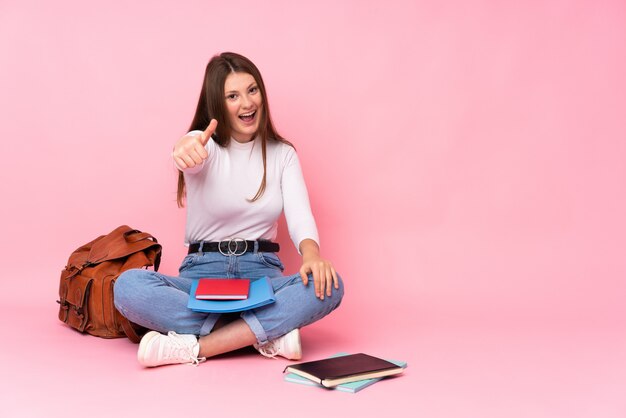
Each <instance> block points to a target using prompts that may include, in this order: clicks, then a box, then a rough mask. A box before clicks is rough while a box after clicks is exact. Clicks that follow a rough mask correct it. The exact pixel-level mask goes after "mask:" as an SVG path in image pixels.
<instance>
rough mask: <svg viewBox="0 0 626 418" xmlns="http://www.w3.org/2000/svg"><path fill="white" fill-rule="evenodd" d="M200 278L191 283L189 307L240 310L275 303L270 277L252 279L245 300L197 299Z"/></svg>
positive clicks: (216, 310)
mask: <svg viewBox="0 0 626 418" xmlns="http://www.w3.org/2000/svg"><path fill="white" fill-rule="evenodd" d="M197 288H198V280H194V281H193V283H192V284H191V291H190V293H189V301H188V302H187V307H188V308H189V309H191V310H193V311H197V312H217V313H228V312H240V311H247V310H249V309H254V308H258V307H260V306H265V305H269V304H270V303H274V302H275V301H276V299H275V298H274V288H272V283H271V282H270V279H269V278H268V277H262V278H260V279H251V280H250V293H249V294H248V298H247V299H243V300H201V299H196V289H197Z"/></svg>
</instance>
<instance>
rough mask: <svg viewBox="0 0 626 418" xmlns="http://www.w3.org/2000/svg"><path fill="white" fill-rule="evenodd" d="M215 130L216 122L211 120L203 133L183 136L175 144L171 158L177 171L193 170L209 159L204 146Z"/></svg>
mask: <svg viewBox="0 0 626 418" xmlns="http://www.w3.org/2000/svg"><path fill="white" fill-rule="evenodd" d="M216 128H217V121H216V120H215V119H211V122H210V123H209V126H208V127H207V128H206V129H205V130H204V132H202V133H200V134H196V135H185V136H183V137H182V138H181V139H179V140H178V142H176V145H174V151H173V152H172V157H173V158H174V162H175V163H176V166H178V168H179V169H181V170H184V169H187V168H193V167H195V166H197V165H200V164H202V163H204V161H205V160H206V159H207V158H209V154H208V153H207V150H206V148H205V146H206V144H207V143H208V142H209V139H210V138H211V135H213V133H214V132H215V129H216Z"/></svg>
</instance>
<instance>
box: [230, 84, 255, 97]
mask: <svg viewBox="0 0 626 418" xmlns="http://www.w3.org/2000/svg"><path fill="white" fill-rule="evenodd" d="M254 85H256V81H254V82H252V83H250V85H249V86H248V87H246V90H248V89H249V88H250V87H252V86H254ZM224 93H225V94H229V93H239V91H238V90H229V91H225V92H224Z"/></svg>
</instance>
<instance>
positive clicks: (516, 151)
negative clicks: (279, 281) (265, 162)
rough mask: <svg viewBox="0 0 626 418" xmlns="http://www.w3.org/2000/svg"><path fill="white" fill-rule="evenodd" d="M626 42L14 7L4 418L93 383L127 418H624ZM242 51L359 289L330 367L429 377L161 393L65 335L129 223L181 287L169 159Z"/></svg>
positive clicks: (595, 35) (0, 103)
mask: <svg viewBox="0 0 626 418" xmlns="http://www.w3.org/2000/svg"><path fill="white" fill-rule="evenodd" d="M625 22H626V3H624V2H623V1H597V0H586V1H585V0H580V1H528V2H523V3H521V2H502V1H448V2H438V1H432V0H431V1H385V2H380V1H326V0H324V1H316V2H308V3H306V4H305V3H301V2H292V1H269V2H268V1H265V2H251V1H232V0H231V1H228V2H207V1H187V2H164V1H160V2H153V1H150V2H148V1H144V2H121V1H120V2H115V1H114V2H106V3H104V2H103V3H102V5H101V6H96V5H95V4H94V3H93V2H83V1H56V2H43V1H41V2H37V1H31V0H26V1H25V0H2V2H1V3H0V114H1V115H2V116H1V118H2V123H0V138H1V139H0V140H1V141H2V156H3V158H2V164H0V174H1V176H2V181H1V182H0V192H1V194H2V196H3V203H2V205H0V222H1V223H2V224H1V227H2V229H1V234H0V250H1V251H0V254H1V257H2V272H3V275H2V276H3V280H2V288H1V289H2V291H1V292H0V304H1V308H0V309H1V312H0V317H2V318H3V320H2V322H3V325H2V327H3V328H2V329H3V331H4V332H3V334H2V335H3V338H2V341H1V342H0V347H1V348H0V358H1V360H0V365H1V366H2V369H1V370H2V375H3V377H2V379H0V399H1V402H0V405H2V408H3V409H4V411H3V412H2V415H3V416H10V417H13V416H17V417H22V416H28V417H30V416H33V417H36V416H55V417H56V416H61V415H66V414H67V407H65V408H62V405H65V402H71V403H72V408H70V409H76V410H84V408H87V407H88V406H89V405H90V403H89V397H88V396H89V395H88V394H89V393H90V391H88V390H87V387H89V386H91V387H92V388H95V390H94V391H96V392H97V391H100V392H106V393H110V394H111V395H110V396H111V402H113V403H115V402H119V403H118V405H119V408H120V409H119V414H120V415H119V416H126V415H130V413H125V412H123V411H124V409H122V408H126V409H125V410H126V411H132V412H133V413H134V416H140V415H145V416H150V415H151V416H161V415H166V413H174V412H175V413H177V414H187V413H194V414H195V413H196V412H195V411H197V408H198V403H197V402H200V404H201V405H202V402H203V401H202V399H208V400H209V401H208V403H209V405H208V406H207V407H206V411H207V414H211V415H212V416H231V415H232V416H244V415H249V414H254V416H272V415H273V412H272V411H273V410H276V408H278V409H277V411H278V412H277V413H278V414H279V415H284V414H287V413H290V414H291V413H294V414H297V416H315V417H319V416H320V415H321V416H338V415H339V414H347V413H350V414H356V413H364V412H380V413H383V412H384V411H389V408H391V409H392V410H395V407H394V406H393V405H397V406H398V408H399V410H400V411H405V412H406V413H407V414H409V415H412V416H428V417H451V416H463V417H491V416H493V417H502V416H507V417H527V416H533V417H544V416H545V417H564V416H568V417H577V416H581V417H582V416H594V417H623V416H624V415H625V414H626V401H624V400H622V398H623V389H624V387H625V384H626V377H625V376H626V361H625V360H624V350H625V349H626V335H625V332H624V331H625V328H626V316H625V314H626V312H625V311H626V308H625V304H624V297H625V296H626V281H625V278H626V257H625V254H626V240H625V238H624V237H626V219H625V217H624V213H626V193H625V191H624V189H625V185H626V184H625V183H626V181H625V180H626V164H625V161H626V123H625V121H626V77H624V74H626V43H625V42H624V40H625V39H626V23H625ZM227 50H232V51H236V52H239V53H242V54H244V55H246V56H248V57H249V58H251V59H252V60H253V61H254V62H255V63H256V64H257V66H258V67H259V69H260V70H261V72H262V74H263V76H264V79H265V82H266V86H267V88H268V92H269V98H270V103H271V106H272V112H273V116H274V120H275V123H276V125H277V127H278V129H279V131H280V132H281V133H282V134H283V135H284V136H286V137H287V138H288V139H289V140H291V141H292V142H293V143H294V144H295V145H296V147H297V150H298V152H299V155H300V159H301V161H302V165H303V169H304V172H305V177H306V179H307V183H308V187H309V193H310V197H311V200H312V204H313V209H314V213H315V215H316V218H317V221H318V226H319V229H320V235H321V241H322V243H321V244H322V251H323V254H324V255H325V256H326V257H328V258H330V259H331V260H332V261H333V262H334V263H335V265H336V266H337V268H338V270H339V271H340V273H341V274H342V275H343V276H344V278H345V281H346V297H345V299H344V303H343V305H342V307H341V308H340V309H339V310H338V311H336V312H335V313H333V314H332V315H331V316H329V317H328V318H326V319H324V320H323V321H321V322H320V323H318V324H315V325H313V326H311V327H309V328H307V329H305V330H304V331H303V339H304V344H305V346H304V349H305V360H313V359H317V358H321V357H325V356H328V355H331V354H333V353H335V352H338V351H348V352H359V351H364V352H368V353H370V354H374V355H378V356H381V357H386V358H392V359H401V360H406V361H408V363H409V368H408V369H407V371H406V373H405V375H404V376H402V377H399V378H395V379H390V380H388V381H385V382H381V383H379V384H377V385H375V386H373V387H371V388H368V389H365V390H364V391H363V392H360V393H359V394H357V395H350V394H345V393H335V392H330V393H329V392H325V391H321V390H317V389H313V388H307V387H304V386H300V385H294V384H290V383H284V382H283V381H282V377H281V371H282V369H283V368H284V366H285V365H286V364H288V363H287V362H286V361H269V360H268V361H265V360H264V359H262V358H260V356H258V355H256V354H254V353H253V352H251V351H245V350H244V351H243V352H241V353H235V354H233V355H231V356H224V357H221V358H219V359H215V360H213V361H211V362H209V363H207V364H203V365H202V366H201V367H199V368H197V369H196V368H191V367H166V368H160V369H155V370H143V369H141V368H140V367H139V366H138V364H137V363H136V360H135V350H136V346H133V345H131V344H129V343H128V342H127V341H125V340H114V341H106V340H100V339H95V338H92V337H83V336H80V335H78V334H76V333H73V332H70V330H68V329H67V328H66V327H64V326H63V325H62V324H61V323H60V322H59V321H58V320H57V319H56V309H57V305H56V303H55V302H54V301H55V300H56V298H57V286H58V276H59V273H60V270H61V269H62V267H63V266H64V265H65V262H66V261H67V257H68V255H69V253H70V252H71V251H72V250H74V249H75V248H76V247H78V246H79V245H81V244H83V243H84V242H87V241H89V240H91V239H92V238H94V237H95V236H97V235H100V234H103V233H107V232H109V231H110V230H112V229H113V228H115V227H116V226H118V225H120V224H128V225H131V226H133V227H135V228H138V229H141V230H145V231H148V232H151V233H152V234H154V235H155V236H156V237H157V238H158V239H159V241H160V242H161V243H162V244H163V245H164V259H163V266H162V271H163V272H165V273H174V272H175V271H176V269H177V266H178V263H179V262H180V260H181V258H182V257H183V255H184V252H185V248H184V247H183V245H182V241H183V230H184V211H183V210H180V209H177V207H176V204H175V182H176V173H175V171H174V170H173V168H172V166H171V162H170V159H169V152H170V150H171V146H172V144H173V142H174V141H175V140H176V139H177V138H178V137H179V136H180V135H182V134H183V133H185V131H186V128H187V127H188V125H189V123H190V121H191V118H192V114H193V111H194V108H195V104H196V101H197V97H198V94H199V89H200V86H201V83H202V75H203V71H204V67H205V65H206V62H207V61H208V59H209V58H210V57H211V56H212V55H213V54H215V53H219V52H222V51H227ZM282 226H283V229H282V232H281V234H280V236H279V239H280V242H281V244H282V245H283V248H284V249H285V251H283V252H282V257H283V258H284V260H285V261H286V264H287V265H288V270H289V271H290V272H295V270H296V269H297V268H298V267H299V265H298V259H297V257H296V253H295V250H294V249H293V245H292V244H291V243H290V241H289V239H288V235H287V233H286V230H285V228H284V222H283V224H282ZM68 369H69V370H68ZM113 385H115V386H117V387H118V388H119V389H107V390H105V388H107V387H109V386H113ZM72 387H73V388H74V389H73V391H74V393H73V394H72V390H71V389H70V388H72ZM243 394H245V395H243ZM242 396H246V397H247V398H246V399H247V401H246V402H241V400H240V399H241V397H242ZM191 398H194V399H196V404H194V403H192V402H191V401H190V399H191ZM33 399H36V401H35V402H33ZM233 407H236V410H234V409H233ZM396 412H397V414H398V415H400V413H399V412H398V411H396ZM384 413H387V414H389V412H384ZM94 414H95V415H93V416H109V415H108V412H107V409H101V410H100V409H95V410H94ZM99 414H101V415H99ZM392 415H394V414H392ZM181 416H182V415H181Z"/></svg>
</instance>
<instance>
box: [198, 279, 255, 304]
mask: <svg viewBox="0 0 626 418" xmlns="http://www.w3.org/2000/svg"><path fill="white" fill-rule="evenodd" d="M249 291H250V279H200V280H199V281H198V289H197V290H196V299H208V300H222V299H223V300H238V299H248V293H249Z"/></svg>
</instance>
